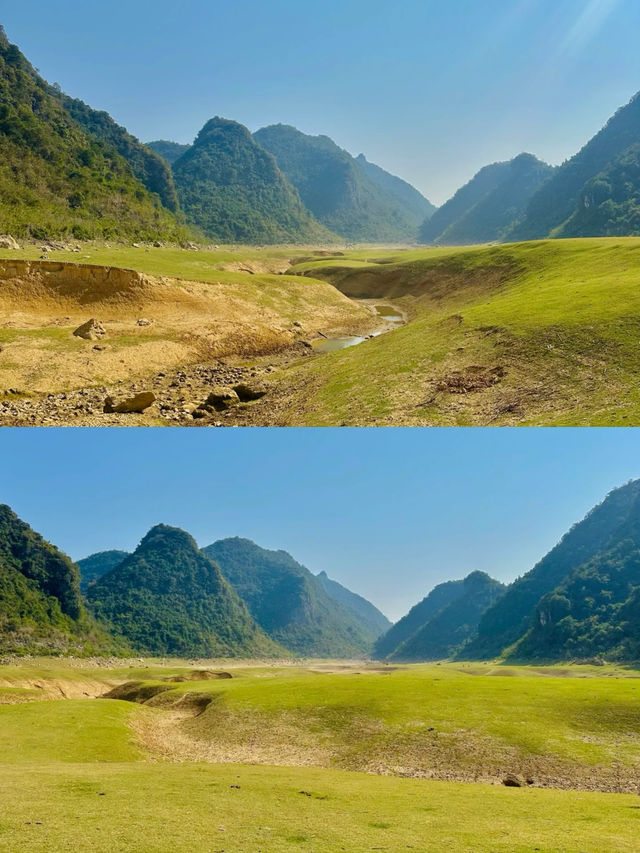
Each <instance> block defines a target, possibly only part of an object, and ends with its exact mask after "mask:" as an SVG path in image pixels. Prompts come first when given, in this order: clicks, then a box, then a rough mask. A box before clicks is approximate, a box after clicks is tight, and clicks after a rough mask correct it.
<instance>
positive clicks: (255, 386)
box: [233, 382, 267, 403]
mask: <svg viewBox="0 0 640 853" xmlns="http://www.w3.org/2000/svg"><path fill="white" fill-rule="evenodd" d="M233 390H234V391H235V392H236V394H237V395H238V399H239V400H240V401H241V402H242V403H248V402H250V401H251V400H259V399H260V397H264V395H265V394H266V393H267V389H266V388H265V387H264V385H260V384H259V383H257V382H251V383H247V382H239V383H238V384H237V385H234V386H233Z"/></svg>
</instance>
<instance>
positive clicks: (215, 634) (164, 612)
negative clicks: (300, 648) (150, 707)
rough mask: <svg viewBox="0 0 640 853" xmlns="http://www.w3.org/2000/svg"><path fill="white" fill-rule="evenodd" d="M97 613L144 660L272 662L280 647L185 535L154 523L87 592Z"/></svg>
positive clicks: (212, 564) (182, 532)
mask: <svg viewBox="0 0 640 853" xmlns="http://www.w3.org/2000/svg"><path fill="white" fill-rule="evenodd" d="M87 599H88V601H89V603H90V605H91V606H92V608H93V610H94V612H95V613H96V614H97V615H98V616H99V617H100V618H102V619H104V620H106V621H108V622H110V623H111V624H112V625H113V626H114V629H115V630H116V631H118V632H119V633H120V634H122V635H123V636H124V637H125V638H126V639H127V641H128V642H129V643H130V644H131V646H132V647H134V648H135V649H137V650H138V651H140V652H144V653H147V654H160V655H179V656H198V657H220V656H227V657H228V656H231V657H235V656H247V657H252V656H253V657H256V656H265V655H266V656H272V655H277V654H282V653H283V649H282V648H280V647H278V646H277V645H276V644H275V643H273V642H272V641H271V640H269V639H268V638H267V637H266V636H265V635H264V633H263V632H262V631H261V630H260V628H259V627H258V626H257V625H256V623H255V622H254V620H253V619H252V618H251V616H250V615H249V612H248V611H247V608H246V607H245V605H244V604H243V602H242V601H241V600H240V599H239V598H238V596H237V594H236V592H235V591H234V590H233V589H232V588H231V586H230V585H229V584H228V583H227V581H226V580H225V579H224V578H223V577H222V574H221V573H220V569H219V567H218V566H217V565H216V564H215V563H214V562H213V561H212V560H210V559H209V557H207V555H206V554H203V553H202V552H201V551H200V550H199V549H198V547H197V545H196V543H195V542H194V541H193V539H192V538H191V536H189V534H188V533H185V532H184V531H183V530H180V529H179V528H177V527H168V526H167V525H164V524H158V525H157V526H156V527H153V528H152V529H151V530H150V531H149V532H148V533H147V535H146V536H145V537H144V538H143V539H142V541H141V542H140V544H139V545H138V547H137V548H136V550H135V551H134V553H133V554H130V555H129V556H128V557H126V558H125V559H124V560H123V561H122V562H121V563H120V564H119V565H117V566H116V567H115V568H113V569H112V570H111V571H109V572H107V574H105V575H102V577H100V578H99V579H98V580H97V581H96V582H95V584H93V585H92V586H90V587H89V589H88V590H87Z"/></svg>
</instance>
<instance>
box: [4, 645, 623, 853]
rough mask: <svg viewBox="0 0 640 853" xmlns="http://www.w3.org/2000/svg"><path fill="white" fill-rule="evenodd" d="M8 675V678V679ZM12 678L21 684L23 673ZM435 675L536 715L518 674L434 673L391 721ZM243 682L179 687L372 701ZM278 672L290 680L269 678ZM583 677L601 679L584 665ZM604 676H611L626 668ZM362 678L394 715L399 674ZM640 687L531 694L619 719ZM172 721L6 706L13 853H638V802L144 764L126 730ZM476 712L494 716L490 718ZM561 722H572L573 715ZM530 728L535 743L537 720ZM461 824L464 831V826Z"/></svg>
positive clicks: (575, 685)
mask: <svg viewBox="0 0 640 853" xmlns="http://www.w3.org/2000/svg"><path fill="white" fill-rule="evenodd" d="M45 667H46V668H45V669H44V670H43V673H42V674H43V675H45V676H46V675H47V674H49V675H50V674H51V673H52V672H55V673H56V674H60V672H61V671H63V670H64V665H58V666H57V667H53V664H51V663H47V664H45ZM37 671H38V663H37V662H34V661H31V662H29V664H28V673H29V675H32V674H33V673H34V672H37ZM172 671H177V670H176V668H175V667H173V668H170V669H168V668H164V669H163V668H161V667H159V666H157V667H156V668H155V669H154V668H151V669H141V670H140V671H139V672H136V671H134V670H132V671H131V672H132V674H133V675H134V676H135V675H141V674H142V673H145V674H146V675H147V676H149V675H150V674H151V675H156V676H159V675H160V674H162V673H167V672H172ZM4 672H5V671H4V668H2V669H0V678H2V677H3V675H4ZM10 672H11V673H12V675H15V672H16V668H15V667H13V668H11V669H10ZM88 672H91V671H90V670H88ZM124 672H125V670H122V671H121V672H120V673H119V674H120V675H124ZM287 672H288V677H287ZM436 672H437V677H442V676H444V678H443V679H442V681H441V682H440V685H441V686H445V685H449V684H456V683H457V681H461V682H462V683H468V684H470V685H485V687H483V688H474V690H478V689H479V690H480V691H483V690H484V691H488V692H484V693H482V692H481V693H480V694H479V693H477V692H476V693H475V694H474V698H475V699H476V700H478V699H479V698H482V695H483V696H484V698H487V697H488V695H489V694H492V695H493V696H494V697H495V696H497V697H498V699H500V700H503V699H505V698H506V699H507V702H506V704H505V706H504V710H503V711H502V712H501V716H503V717H506V718H508V719H510V720H511V722H512V723H514V722H515V721H516V720H515V718H516V717H521V716H523V714H522V706H519V705H518V703H517V698H516V697H517V694H518V689H519V688H521V687H522V686H523V684H522V683H521V680H520V678H514V677H511V678H498V677H490V676H488V677H486V678H482V677H473V676H469V675H466V674H465V675H462V674H460V673H458V674H456V672H455V671H454V670H453V669H451V670H450V671H449V668H444V669H443V668H440V669H439V670H436V669H435V667H432V668H430V669H428V670H427V669H425V668H414V669H412V670H411V671H409V672H401V673H397V674H396V677H399V676H402V677H403V678H405V679H409V680H410V681H411V680H413V681H414V682H415V684H414V688H413V689H411V688H410V684H407V683H405V684H404V687H405V689H406V688H409V689H408V690H407V695H406V699H407V701H406V709H405V710H403V709H402V702H401V701H400V697H398V696H396V698H395V700H394V701H393V705H394V707H395V710H394V711H392V713H391V716H390V722H391V723H393V721H394V720H396V719H397V715H398V713H400V715H401V717H402V718H404V719H405V720H408V719H410V717H411V715H413V714H414V713H415V711H416V705H415V704H414V703H415V700H416V698H417V697H416V689H417V688H418V682H419V681H421V680H424V679H425V676H427V677H430V676H435V674H436ZM510 672H512V673H513V672H515V671H514V670H510ZM74 673H75V670H74ZM96 673H97V674H100V675H101V676H102V677H105V678H106V677H107V676H111V675H113V674H114V673H111V672H107V671H105V670H99V671H96ZM96 673H91V674H93V675H95V674H96ZM234 673H235V674H236V675H241V674H242V673H244V675H245V676H246V677H238V678H237V680H236V679H233V680H231V681H226V682H213V683H212V682H202V683H196V684H194V683H191V684H189V685H177V688H178V689H188V688H190V689H197V690H201V689H203V688H205V687H207V688H208V689H214V690H217V691H219V690H223V689H224V690H225V691H228V692H227V694H226V695H227V696H231V695H232V694H233V693H235V694H236V701H237V702H244V703H245V704H249V705H254V706H255V707H260V708H263V709H271V710H272V711H273V710H274V709H280V708H283V707H284V708H286V707H290V706H291V705H292V704H293V703H294V702H302V703H303V704H304V705H305V706H307V707H308V706H309V705H313V704H314V703H317V702H318V700H319V697H320V693H318V691H319V690H320V692H321V694H322V696H324V700H323V701H324V702H326V699H327V695H329V694H328V693H327V692H324V690H322V684H323V683H324V687H325V688H326V687H327V686H328V685H327V682H326V681H325V679H326V678H329V677H331V678H332V679H333V680H334V682H335V684H334V686H337V685H339V684H342V685H344V686H343V687H341V688H340V692H339V696H338V697H336V698H333V699H332V701H333V702H334V703H338V702H341V703H342V704H343V707H344V708H345V710H347V711H348V710H349V704H348V703H349V702H350V701H351V700H352V699H353V697H354V695H358V694H359V688H358V687H356V683H357V685H361V684H362V683H363V676H349V675H336V676H319V675H317V674H307V675H305V674H301V673H299V672H297V671H296V670H289V671H284V670H283V671H282V672H281V673H280V674H279V675H278V673H279V670H277V669H273V670H271V671H269V672H265V671H264V669H257V668H256V669H250V668H249V669H246V670H244V671H237V670H234ZM445 673H446V674H445ZM268 674H275V675H277V676H278V677H277V678H275V679H268V680H266V679H265V677H264V676H265V675H268ZM576 674H580V675H587V674H590V673H589V672H588V670H585V669H577V668H576ZM606 674H607V675H613V674H614V671H612V670H611V671H607V672H606ZM618 674H620V673H618ZM252 676H258V677H252ZM364 678H365V679H366V687H365V692H364V696H363V697H362V699H363V701H366V702H368V703H371V702H377V701H378V698H377V697H378V696H379V699H380V703H381V705H383V706H384V705H385V703H387V704H388V703H389V701H390V695H391V691H390V689H389V688H388V687H386V686H385V685H387V684H389V679H390V676H388V675H384V676H381V675H375V674H370V675H367V676H364ZM287 684H288V685H289V688H290V689H288V690H287V689H285V686H286V685H287ZM635 684H638V682H637V681H635V680H631V679H624V678H620V679H617V680H616V679H614V678H596V679H591V678H590V679H588V680H583V679H581V678H570V679H561V678H541V677H535V676H534V675H532V676H531V678H530V679H529V678H527V679H526V684H525V685H524V686H525V688H526V689H525V695H528V694H530V692H531V690H532V689H534V688H535V689H539V690H540V691H542V692H541V695H543V694H544V692H545V691H547V692H548V693H551V692H553V690H555V689H557V690H559V691H560V693H559V695H560V696H562V695H564V697H565V699H568V697H569V694H570V693H571V692H572V691H574V690H575V691H578V692H577V693H576V694H575V697H576V699H575V704H576V705H579V704H580V700H581V696H583V695H584V694H585V693H586V692H587V688H588V687H591V688H594V687H595V688H596V696H597V697H600V698H599V701H600V700H601V701H602V704H603V706H604V705H605V704H607V703H609V704H611V706H612V708H614V709H615V708H617V707H618V705H619V702H620V700H621V696H622V695H623V694H624V693H625V691H626V690H630V688H631V687H633V686H635ZM314 685H315V686H314ZM380 691H381V692H380ZM580 691H583V692H582V694H581V693H580ZM447 692H448V693H449V694H451V695H450V702H451V703H452V704H451V706H450V707H449V708H448V709H447V707H446V706H445V705H442V704H441V702H439V703H437V713H441V714H443V715H444V714H449V715H451V714H454V713H455V714H459V713H460V709H461V707H462V704H463V703H460V701H459V700H460V698H461V697H460V696H458V697H456V699H455V700H454V696H453V691H451V690H449V689H447ZM250 694H252V697H251V695H250ZM509 697H511V698H509ZM561 707H562V703H561ZM161 713H164V712H163V711H153V710H151V709H148V708H140V707H136V706H133V705H130V704H125V703H123V702H118V701H113V700H111V701H108V700H82V701H66V702H62V701H60V702H39V703H34V704H31V705H26V706H20V707H15V706H14V707H0V799H1V801H2V804H3V809H2V815H1V816H0V851H12V853H13V851H15V850H19V849H26V848H27V847H28V848H29V849H30V850H34V851H50V850H63V849H74V850H78V851H82V852H84V851H87V853H89V851H91V853H95V851H98V852H99V851H105V853H106V851H112V850H121V851H137V850H141V849H144V850H145V851H150V853H155V851H158V853H160V851H164V850H167V849H168V846H169V847H170V848H171V849H172V850H176V851H190V852H191V853H200V851H203V853H204V851H211V850H216V851H222V850H224V851H225V853H240V851H243V853H244V851H247V850H262V851H264V853H267V851H269V853H283V852H284V851H294V850H309V851H316V853H321V851H322V853H324V851H327V853H333V851H340V850H345V849H347V850H353V851H360V850H362V851H364V850H371V849H376V848H378V849H388V850H396V851H399V850H404V849H411V848H412V849H415V850H420V851H428V852H429V853H431V851H433V853H436V851H438V853H440V851H452V853H453V851H455V853H460V851H469V853H471V851H473V853H490V852H492V853H525V851H527V853H529V851H531V850H534V849H537V850H539V851H544V852H545V853H560V852H561V851H562V853H596V851H597V853H614V851H615V853H632V851H635V850H636V849H637V834H638V829H639V828H640V823H639V821H640V810H639V809H638V803H637V796H632V795H624V794H616V795H612V794H600V793H585V792H572V791H559V790H543V789H519V790H518V789H508V788H503V787H501V786H500V787H491V786H488V785H473V784H461V783H447V782H432V781H424V780H417V779H398V778H391V777H381V776H373V775H367V774H360V773H354V772H346V771H341V770H327V769H318V768H311V767H298V768H295V767H291V768H282V767H281V768H275V767H264V766H262V767H261V766H247V765H237V764H226V765H212V764H198V763H177V764H173V763H166V762H160V763H150V762H148V761H145V760H140V759H141V757H142V756H141V753H140V751H139V749H138V747H136V746H135V745H134V744H132V742H131V741H132V737H131V730H130V728H129V726H128V722H129V721H130V720H131V719H132V718H140V717H142V716H145V717H149V716H151V715H153V714H161ZM423 713H424V710H423ZM465 713H467V711H465ZM476 713H480V714H481V713H482V709H479V708H478V709H476ZM485 713H486V712H485ZM553 721H554V725H559V726H560V727H562V726H563V721H562V715H561V712H560V710H558V711H557V712H556V713H555V716H554V717H553ZM570 721H571V720H570ZM570 721H569V722H570ZM627 725H628V724H627ZM520 726H521V729H522V730H523V731H524V723H521V724H520ZM625 731H627V729H625ZM627 736H628V735H627ZM548 737H549V735H548ZM236 786H239V787H236ZM302 792H306V794H305V793H302ZM452 815H458V816H460V819H457V820H455V821H453V820H452Z"/></svg>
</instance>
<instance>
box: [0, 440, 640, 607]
mask: <svg viewBox="0 0 640 853" xmlns="http://www.w3.org/2000/svg"><path fill="white" fill-rule="evenodd" d="M0 471H2V484H1V488H0V502H1V503H8V504H9V505H10V506H11V507H13V509H14V510H15V511H16V512H17V513H18V515H20V516H21V517H22V518H24V519H25V520H26V521H27V522H29V523H30V524H31V525H32V526H33V527H34V528H35V529H36V530H38V531H39V532H41V533H42V534H43V535H44V536H45V537H46V538H48V539H50V540H51V541H53V542H54V543H55V544H56V545H58V547H60V548H62V549H63V550H65V551H66V552H67V553H68V554H70V555H71V556H72V557H73V558H74V559H79V558H81V557H84V556H86V555H88V554H89V553H91V552H92V551H97V550H103V549H107V548H122V549H125V550H129V549H133V548H135V546H136V545H137V543H138V541H139V540H140V539H141V538H142V536H143V535H144V534H145V533H146V531H147V530H148V529H149V528H150V527H151V526H152V525H154V524H156V523H158V522H164V523H167V524H172V525H177V526H179V527H183V528H184V529H186V530H188V531H189V532H190V533H192V535H193V536H194V537H195V539H196V541H197V542H198V543H199V544H200V545H208V544H210V543H211V542H213V541H215V540H216V539H218V538H222V537H225V536H235V535H240V536H245V537H247V538H250V539H253V540H254V541H256V542H258V543H259V544H260V545H262V546H264V547H266V548H283V549H285V550H287V551H290V552H291V553H292V554H293V555H294V557H296V558H297V559H298V560H299V561H300V562H302V563H304V564H305V565H306V566H308V567H309V568H310V569H311V570H312V571H314V572H318V571H320V570H322V569H325V570H326V571H327V572H328V574H329V575H330V576H332V577H334V578H336V579H337V580H339V581H341V582H342V583H344V584H345V585H347V586H349V587H350V588H352V589H354V590H355V591H357V592H360V593H361V594H363V595H365V596H366V597H368V598H370V599H371V600H372V601H373V602H374V603H375V604H377V605H378V606H379V607H380V608H381V609H382V610H383V611H384V612H386V613H387V614H388V615H389V616H391V617H392V618H397V617H399V616H401V615H402V614H403V613H404V612H405V611H406V610H408V608H409V607H410V606H412V605H413V604H414V603H416V601H418V600H419V599H421V598H422V597H423V596H424V595H425V594H426V593H427V592H428V590H429V589H430V588H431V587H433V586H434V585H435V584H436V583H438V582H440V581H443V580H447V579H451V578H459V577H463V576H464V575H465V574H467V573H468V572H469V571H472V570H474V569H482V570H484V571H487V572H489V573H490V574H492V575H493V576H494V577H497V578H499V579H501V580H511V579H513V578H514V577H516V576H517V575H519V574H522V573H523V572H525V571H527V570H528V569H530V568H531V567H532V566H533V565H534V563H535V562H536V561H537V560H538V559H539V558H540V557H541V556H543V555H544V554H545V553H546V552H547V551H548V550H549V549H550V548H551V547H552V546H553V545H554V544H555V543H556V542H557V541H558V539H559V538H560V537H561V536H562V535H563V534H564V533H565V532H566V531H567V529H568V528H569V527H570V526H571V524H573V523H574V522H576V521H578V520H580V519H581V518H582V517H583V516H584V515H585V513H586V512H587V511H588V510H589V509H591V507H592V506H594V505H595V504H596V503H598V502H599V501H600V500H602V498H603V497H604V496H605V495H606V494H607V492H608V491H609V490H610V489H612V488H614V487H615V486H618V485H621V484H622V483H624V482H626V481H627V480H629V479H632V478H636V477H639V476H640V430H638V429H628V430H626V429H608V430H607V429H498V428H493V429H461V428H457V429H348V430H347V429H324V430H322V429H301V430H298V429H286V430H279V429H241V430H238V429H220V430H210V429H186V430H180V429H170V430H153V429H84V430H83V429H75V430H74V429H60V430H55V429H40V430H37V429H36V430H34V429H24V430H12V429H4V430H1V431H0Z"/></svg>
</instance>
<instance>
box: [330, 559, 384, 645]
mask: <svg viewBox="0 0 640 853" xmlns="http://www.w3.org/2000/svg"><path fill="white" fill-rule="evenodd" d="M316 577H317V578H318V580H319V581H320V583H321V584H322V586H323V588H324V591H325V592H326V593H327V595H329V596H331V598H333V599H334V600H335V601H337V602H339V603H340V604H341V605H342V606H343V607H345V608H346V609H347V610H348V611H349V612H350V613H351V615H352V616H353V617H354V618H355V619H356V620H357V621H358V622H359V624H360V626H361V628H362V631H363V632H364V633H366V634H369V635H370V638H371V643H372V644H373V642H374V640H376V639H377V638H378V637H379V636H380V635H381V634H384V633H385V632H386V631H388V630H389V628H390V627H391V622H389V620H388V619H387V617H386V616H385V615H384V613H381V612H380V611H379V610H378V608H377V607H375V606H374V605H373V604H371V602H370V601H367V599H366V598H363V597H362V596H361V595H358V594H357V593H355V592H352V591H351V590H350V589H347V588H346V587H345V586H342V584H340V583H338V581H334V580H331V578H330V577H329V576H328V575H327V573H326V572H320V573H319V574H317V575H316Z"/></svg>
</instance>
